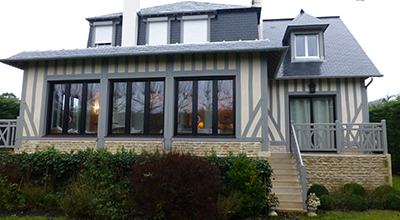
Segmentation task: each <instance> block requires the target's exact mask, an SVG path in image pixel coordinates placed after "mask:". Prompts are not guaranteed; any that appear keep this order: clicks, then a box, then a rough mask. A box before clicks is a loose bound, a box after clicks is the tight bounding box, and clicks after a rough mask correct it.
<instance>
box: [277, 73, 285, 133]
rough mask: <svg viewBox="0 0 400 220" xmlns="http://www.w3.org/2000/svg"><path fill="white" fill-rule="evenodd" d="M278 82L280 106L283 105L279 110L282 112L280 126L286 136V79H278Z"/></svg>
mask: <svg viewBox="0 0 400 220" xmlns="http://www.w3.org/2000/svg"><path fill="white" fill-rule="evenodd" d="M278 83H279V94H280V97H281V98H280V99H279V105H280V107H281V111H280V112H279V114H280V116H281V121H280V122H279V123H280V127H281V129H282V130H281V133H282V135H283V137H286V129H285V128H286V122H285V110H286V108H285V107H284V106H285V105H286V104H285V97H284V94H285V88H284V81H283V80H279V81H278Z"/></svg>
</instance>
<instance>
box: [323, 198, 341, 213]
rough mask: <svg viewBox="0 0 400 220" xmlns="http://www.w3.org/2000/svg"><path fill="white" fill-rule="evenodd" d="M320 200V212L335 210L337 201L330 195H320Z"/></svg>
mask: <svg viewBox="0 0 400 220" xmlns="http://www.w3.org/2000/svg"><path fill="white" fill-rule="evenodd" d="M320 200H321V206H320V208H321V209H322V210H326V211H330V210H335V209H336V207H337V205H338V201H337V200H336V199H335V198H334V197H333V196H330V195H322V196H321V197H320Z"/></svg>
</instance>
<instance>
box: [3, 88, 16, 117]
mask: <svg viewBox="0 0 400 220" xmlns="http://www.w3.org/2000/svg"><path fill="white" fill-rule="evenodd" d="M19 106H20V100H19V99H18V98H17V96H15V95H14V94H13V93H3V94H1V95H0V119H16V118H17V117H18V115H19Z"/></svg>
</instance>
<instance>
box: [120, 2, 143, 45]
mask: <svg viewBox="0 0 400 220" xmlns="http://www.w3.org/2000/svg"><path fill="white" fill-rule="evenodd" d="M139 10H140V0H124V12H123V13H124V14H123V18H122V46H123V47H129V46H135V45H137V35H138V16H137V12H138V11H139Z"/></svg>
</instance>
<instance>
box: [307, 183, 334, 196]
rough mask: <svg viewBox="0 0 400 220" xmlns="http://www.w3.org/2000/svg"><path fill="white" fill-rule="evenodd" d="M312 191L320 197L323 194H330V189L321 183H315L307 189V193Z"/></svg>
mask: <svg viewBox="0 0 400 220" xmlns="http://www.w3.org/2000/svg"><path fill="white" fill-rule="evenodd" d="M310 193H315V195H316V196H317V197H318V198H321V197H322V196H323V195H329V191H328V189H327V188H326V187H325V186H324V185H321V184H313V185H312V186H311V187H310V188H309V189H308V191H307V195H310Z"/></svg>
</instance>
